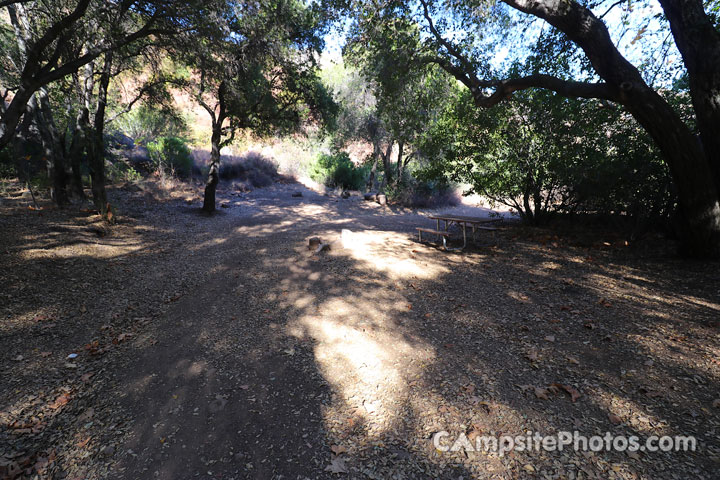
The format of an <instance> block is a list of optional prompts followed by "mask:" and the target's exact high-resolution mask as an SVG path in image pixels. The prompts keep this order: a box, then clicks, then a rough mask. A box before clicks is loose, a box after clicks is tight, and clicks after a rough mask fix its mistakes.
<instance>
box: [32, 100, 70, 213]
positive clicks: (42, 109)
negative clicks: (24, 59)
mask: <svg viewBox="0 0 720 480" xmlns="http://www.w3.org/2000/svg"><path fill="white" fill-rule="evenodd" d="M36 97H37V99H38V106H39V108H38V109H37V110H36V114H37V126H38V129H39V131H40V138H41V139H42V144H43V151H44V154H45V162H46V164H47V172H48V178H49V180H50V181H51V182H52V187H51V189H50V196H51V198H52V199H53V200H54V201H55V203H56V204H57V205H58V206H60V207H62V206H64V205H67V204H68V203H69V200H68V196H67V174H66V171H65V149H64V148H63V145H62V140H61V138H60V133H59V132H58V129H57V126H56V125H55V119H54V117H53V112H52V105H51V104H50V98H49V97H48V93H47V89H45V87H42V88H40V89H38V91H37V93H36Z"/></svg>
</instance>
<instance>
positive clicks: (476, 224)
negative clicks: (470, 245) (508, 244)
mask: <svg viewBox="0 0 720 480" xmlns="http://www.w3.org/2000/svg"><path fill="white" fill-rule="evenodd" d="M428 218H430V219H431V220H435V222H436V226H437V228H436V230H431V229H429V228H421V227H418V229H417V230H418V238H419V239H420V241H422V232H426V233H432V234H435V235H438V236H440V237H442V239H443V245H444V246H445V247H446V248H447V244H446V238H447V237H448V236H449V233H448V228H450V226H451V225H452V224H453V223H454V224H456V225H458V226H459V227H460V228H462V232H463V245H462V247H460V248H461V249H462V248H465V247H466V246H467V229H468V228H472V233H473V240H474V239H475V232H476V231H477V230H490V231H494V230H497V228H495V227H492V226H488V224H493V223H499V222H502V219H501V218H500V219H493V218H481V217H466V216H464V215H430V216H428ZM441 221H442V222H444V224H445V225H444V227H445V228H444V229H443V230H440V222H441Z"/></svg>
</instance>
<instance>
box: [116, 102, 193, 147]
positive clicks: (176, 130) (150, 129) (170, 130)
mask: <svg viewBox="0 0 720 480" xmlns="http://www.w3.org/2000/svg"><path fill="white" fill-rule="evenodd" d="M114 126H115V129H116V130H118V131H120V132H122V133H123V134H125V135H127V136H129V137H130V138H132V139H133V140H134V141H135V143H139V144H141V145H143V144H147V143H149V142H152V141H154V140H156V139H158V138H159V137H184V136H186V135H187V132H188V126H187V122H186V121H185V119H184V118H183V117H182V115H180V114H179V113H178V112H177V111H175V110H173V109H170V108H154V107H152V106H147V105H141V106H139V107H138V108H135V109H133V110H131V111H130V112H129V113H127V114H125V115H122V116H121V117H119V118H118V119H117V120H116V122H115V125H114Z"/></svg>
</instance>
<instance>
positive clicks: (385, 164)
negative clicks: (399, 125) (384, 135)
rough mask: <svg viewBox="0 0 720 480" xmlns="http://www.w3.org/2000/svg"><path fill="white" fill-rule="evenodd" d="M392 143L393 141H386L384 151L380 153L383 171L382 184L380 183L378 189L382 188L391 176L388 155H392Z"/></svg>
mask: <svg viewBox="0 0 720 480" xmlns="http://www.w3.org/2000/svg"><path fill="white" fill-rule="evenodd" d="M394 144H395V142H394V141H392V140H390V141H389V142H388V146H387V150H385V153H381V154H380V155H382V161H383V171H384V172H385V175H384V176H383V181H382V184H381V185H380V190H384V189H385V186H386V185H387V184H388V181H389V180H390V179H391V178H392V170H391V169H390V155H392V149H393V145H394Z"/></svg>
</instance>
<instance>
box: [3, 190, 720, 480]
mask: <svg viewBox="0 0 720 480" xmlns="http://www.w3.org/2000/svg"><path fill="white" fill-rule="evenodd" d="M296 191H302V193H303V196H302V197H293V196H292V193H293V192H296ZM110 198H111V201H112V202H113V204H114V205H115V206H116V207H117V209H118V213H119V222H118V224H116V225H113V226H107V225H104V224H102V223H101V222H99V220H98V217H97V215H94V214H93V212H88V211H83V210H82V209H81V208H79V207H73V208H69V209H66V210H63V211H58V210H54V209H52V208H49V207H48V208H45V209H43V210H42V211H37V210H31V209H29V208H28V206H29V205H30V202H29V199H28V198H26V196H24V195H22V192H21V191H19V190H17V191H11V192H10V195H9V196H8V197H5V198H2V203H0V228H1V229H2V237H1V238H0V252H1V253H0V254H1V256H0V271H2V272H3V275H2V278H1V279H0V335H1V336H0V362H1V363H0V374H1V377H0V378H1V380H0V382H1V383H0V478H13V479H14V478H35V476H37V477H38V478H68V479H101V478H102V479H105V478H115V479H144V478H158V479H197V478H201V479H232V478H237V479H240V478H259V479H270V478H277V479H280V478H287V479H302V478H309V479H316V478H378V479H389V478H398V479H400V478H402V479H406V478H407V479H409V478H448V479H458V478H465V479H467V478H563V479H564V478H570V479H572V478H602V479H608V478H622V479H658V478H661V479H665V478H668V479H672V478H678V479H685V478H708V479H709V478H719V477H718V474H717V472H718V471H720V441H719V440H718V428H719V425H720V416H719V413H720V392H719V390H718V385H719V383H718V374H719V370H720V365H718V363H719V362H718V358H720V357H719V356H718V353H719V352H718V350H719V349H718V326H719V323H718V322H719V321H720V274H719V273H718V264H717V263H704V262H689V261H682V260H679V259H676V258H673V257H672V256H671V255H668V254H666V253H664V248H656V245H653V246H652V248H644V247H640V246H633V245H631V246H629V247H628V246H625V244H624V243H623V242H622V241H619V240H617V239H615V238H614V237H612V236H611V235H609V234H605V233H602V232H591V233H590V234H588V235H587V236H586V238H578V237H577V236H571V235H560V236H558V235H556V234H555V233H553V232H549V231H544V230H537V229H533V230H526V229H523V228H520V227H518V226H512V225H509V226H507V227H505V228H503V230H502V231H499V232H495V233H491V232H484V233H483V234H482V235H481V237H480V238H479V242H478V246H476V247H473V248H470V249H467V250H466V251H464V252H462V253H448V252H445V251H443V250H442V249H438V248H436V247H434V246H432V245H424V244H423V245H421V244H419V243H417V242H416V241H415V237H414V234H413V232H414V227H416V226H420V225H424V226H428V227H429V226H433V224H434V222H432V221H431V220H428V219H425V218H423V217H422V215H424V214H427V212H420V213H418V212H413V211H409V210H403V209H389V208H383V207H380V206H378V205H376V204H371V203H367V202H363V201H362V200H361V199H360V198H359V197H351V198H350V199H341V198H338V197H336V196H333V195H330V196H326V195H321V194H318V193H315V192H312V191H310V190H308V189H306V188H304V187H302V186H300V185H297V184H278V185H275V186H273V187H270V188H267V189H260V190H256V191H254V192H250V193H238V192H231V191H222V192H221V193H220V197H219V202H218V203H219V204H220V205H222V206H223V207H222V208H220V209H219V210H218V213H217V214H216V215H213V216H212V217H206V216H203V215H201V214H199V204H198V203H197V199H198V198H200V197H199V190H198V187H197V186H189V185H186V186H183V187H182V188H178V189H176V190H175V191H174V192H173V193H172V194H163V192H162V191H161V190H158V189H157V188H156V187H155V186H154V185H153V184H150V183H148V184H144V185H143V186H141V187H136V186H133V185H129V186H126V187H125V188H115V189H112V190H111V192H110ZM471 212H472V210H468V208H467V207H463V208H462V213H463V214H469V213H471ZM479 213H482V212H479ZM311 236H319V237H321V238H322V239H323V241H325V242H328V243H330V250H329V251H326V252H322V253H320V254H314V253H312V252H311V251H308V249H307V241H308V238H309V237H311ZM445 431H446V432H448V435H447V436H446V437H444V438H443V441H442V442H441V445H440V447H441V450H442V449H444V448H442V447H444V446H448V445H450V444H451V443H452V440H454V439H456V438H458V437H459V436H460V435H461V434H464V437H462V438H467V439H468V441H469V442H470V443H471V444H474V443H475V441H476V440H477V439H478V438H481V437H482V436H490V437H499V436H502V435H511V436H516V435H526V434H527V432H532V433H535V432H539V433H540V434H542V435H556V434H557V433H558V432H561V431H578V432H579V433H580V434H582V435H585V436H588V437H590V436H593V435H604V434H605V432H610V433H611V434H613V435H626V436H630V435H636V436H637V437H639V438H640V439H642V442H644V441H645V439H646V438H648V437H650V436H653V435H657V436H662V435H692V436H695V437H696V439H697V451H696V452H647V451H644V452H614V451H604V450H603V451H598V452H592V451H573V450H570V449H568V448H567V447H566V448H565V449H563V450H562V451H537V450H533V451H520V450H518V449H516V450H514V451H511V452H507V453H504V454H503V455H499V454H497V453H495V452H487V451H473V450H474V449H472V448H463V449H460V450H459V451H456V452H453V451H448V452H444V451H441V450H439V449H437V448H435V445H434V444H433V437H434V436H435V435H436V434H437V433H438V432H445ZM481 450H482V449H481Z"/></svg>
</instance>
